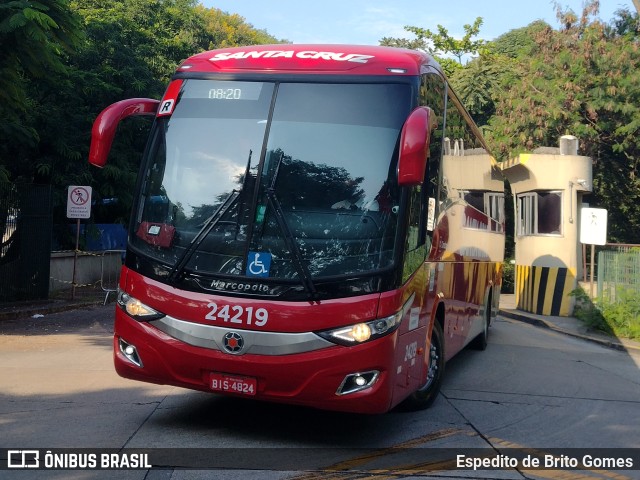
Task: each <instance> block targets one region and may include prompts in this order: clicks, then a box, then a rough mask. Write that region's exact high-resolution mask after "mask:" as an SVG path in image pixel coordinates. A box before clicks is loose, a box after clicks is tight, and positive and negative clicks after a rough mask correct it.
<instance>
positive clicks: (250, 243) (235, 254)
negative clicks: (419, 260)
mask: <svg viewBox="0 0 640 480" xmlns="http://www.w3.org/2000/svg"><path fill="white" fill-rule="evenodd" d="M181 88H182V90H181V92H180V96H179V97H178V101H177V103H176V106H175V109H174V110H173V113H172V115H171V116H170V117H169V116H168V117H159V118H158V120H157V122H156V127H155V129H154V132H153V134H152V138H151V143H150V146H149V148H148V156H147V158H146V160H145V169H144V171H143V175H142V188H141V193H140V197H139V199H138V203H137V207H136V210H135V212H136V213H135V215H134V218H133V221H132V231H131V234H130V241H131V246H132V247H133V248H134V249H135V250H136V251H137V252H138V253H139V254H142V255H145V256H147V257H150V258H152V259H154V260H156V261H159V262H161V263H162V264H164V265H165V266H166V267H168V268H169V269H172V273H173V274H197V275H205V276H211V277H214V278H215V277H216V276H217V275H224V276H225V277H228V276H230V275H231V276H240V277H265V278H272V279H287V280H299V281H301V282H303V283H304V281H312V279H317V278H322V277H333V276H343V275H356V274H359V273H364V272H371V271H375V270H379V269H383V268H386V267H389V266H391V265H392V263H393V261H394V245H395V244H396V229H397V225H398V213H399V189H398V187H397V181H396V172H395V170H396V165H397V163H396V157H397V148H398V142H399V137H400V130H401V128H402V125H403V122H404V120H405V118H406V117H407V115H408V114H409V111H410V108H411V87H410V85H409V84H408V83H369V84H360V83H358V84H356V83H351V84H350V83H343V84H334V83H331V84H323V83H278V82H249V81H246V82H243V81H221V80H202V79H189V80H185V81H184V82H183V84H182V87H181Z"/></svg>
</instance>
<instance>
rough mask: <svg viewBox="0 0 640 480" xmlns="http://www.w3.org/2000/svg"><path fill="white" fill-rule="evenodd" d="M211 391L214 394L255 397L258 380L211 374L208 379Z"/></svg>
mask: <svg viewBox="0 0 640 480" xmlns="http://www.w3.org/2000/svg"><path fill="white" fill-rule="evenodd" d="M209 385H210V387H211V390H214V391H216V392H230V393H239V394H241V395H255V394H256V392H257V391H258V380H256V379H255V378H253V377H239V376H237V375H225V374H222V373H212V374H211V376H210V377H209Z"/></svg>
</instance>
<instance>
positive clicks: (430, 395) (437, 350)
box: [402, 319, 445, 411]
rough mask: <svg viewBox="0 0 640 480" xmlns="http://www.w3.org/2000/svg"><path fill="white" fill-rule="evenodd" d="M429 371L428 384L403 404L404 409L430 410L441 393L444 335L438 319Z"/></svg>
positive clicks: (434, 331) (430, 351) (430, 350)
mask: <svg viewBox="0 0 640 480" xmlns="http://www.w3.org/2000/svg"><path fill="white" fill-rule="evenodd" d="M429 355H430V359H429V370H428V372H427V382H426V383H425V384H424V385H423V386H422V387H421V388H419V389H418V390H416V391H415V392H413V393H412V394H411V395H409V397H407V399H406V400H404V401H403V403H402V408H403V409H404V410H407V411H415V410H423V409H425V408H429V407H430V406H431V404H432V403H433V402H434V401H435V399H436V398H437V396H438V393H440V386H441V384H442V379H443V378H444V366H445V361H444V334H443V333H442V326H441V325H440V322H439V321H438V319H436V321H435V324H434V325H433V332H432V333H431V346H430V349H429Z"/></svg>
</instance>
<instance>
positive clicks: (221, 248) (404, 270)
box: [89, 45, 504, 413]
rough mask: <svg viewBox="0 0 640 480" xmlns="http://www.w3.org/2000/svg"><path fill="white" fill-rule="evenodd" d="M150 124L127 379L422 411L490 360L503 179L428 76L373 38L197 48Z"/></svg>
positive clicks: (129, 262)
mask: <svg viewBox="0 0 640 480" xmlns="http://www.w3.org/2000/svg"><path fill="white" fill-rule="evenodd" d="M132 115H153V116H154V117H155V118H154V120H153V126H152V127H151V133H150V137H149V140H148V143H147V147H146V150H145V152H144V156H143V160H142V164H141V167H140V173H139V176H138V182H137V186H136V190H135V195H134V197H135V200H134V206H133V209H132V217H131V223H130V227H129V236H128V245H127V252H126V260H125V262H124V265H123V267H122V272H121V276H120V283H119V292H118V299H117V307H116V318H115V335H114V358H115V367H116V370H117V372H118V373H119V374H120V375H121V376H123V377H127V378H131V379H135V380H140V381H145V382H152V383H159V384H171V385H176V386H180V387H185V388H190V389H196V390H202V391H207V392H214V393H217V394H225V395H235V396H239V397H251V398H255V399H260V400H266V401H273V402H284V403H289V404H298V405H306V406H311V407H317V408H321V409H329V410H337V411H349V412H362V413H381V412H386V411H388V410H390V409H392V408H394V407H395V406H397V405H400V404H402V406H403V407H406V408H409V409H417V408H424V407H427V406H429V405H430V404H431V403H432V402H433V401H434V399H435V398H436V396H437V394H438V391H439V388H440V384H441V382H442V378H443V374H444V368H445V363H446V361H447V360H448V359H449V358H451V357H452V356H453V355H455V354H456V353H457V352H459V351H460V350H461V349H463V348H464V347H465V346H467V345H468V344H470V343H473V344H474V345H476V346H478V347H479V348H481V349H483V348H484V347H485V346H486V341H487V335H488V328H489V324H490V323H491V320H492V319H493V318H494V317H495V314H496V311H497V305H498V299H499V294H500V285H501V265H502V260H503V248H504V196H503V193H504V184H503V180H502V176H501V174H500V171H499V169H498V168H497V167H496V162H495V160H494V159H493V158H492V157H491V155H490V154H489V153H488V152H489V151H488V148H487V146H486V145H485V143H484V140H483V139H482V136H481V135H480V132H479V130H478V128H477V127H476V125H475V124H474V123H473V121H472V120H471V118H470V117H469V115H468V113H467V112H466V111H465V109H464V108H463V106H462V105H461V103H460V101H459V100H458V98H457V97H456V96H455V94H454V93H453V92H452V90H451V89H450V87H449V84H448V82H447V79H446V77H445V75H444V74H443V73H442V70H441V68H440V67H439V65H438V64H437V63H436V62H435V61H434V60H433V58H431V57H430V56H429V55H426V54H424V53H421V52H416V51H410V50H402V49H395V48H387V47H374V46H346V45H269V46H264V45H263V46H250V47H238V48H226V49H221V50H214V51H209V52H204V53H200V54H198V55H195V56H192V57H191V58H189V59H187V60H185V61H184V62H183V63H182V64H181V65H180V66H179V67H178V68H177V70H176V72H175V75H174V76H173V77H172V80H171V82H170V84H169V86H168V88H167V91H166V93H165V95H164V97H163V98H162V99H161V100H160V101H157V100H151V99H140V98H138V99H129V100H123V101H121V102H117V103H115V104H113V105H111V106H109V107H107V108H106V109H105V110H104V111H103V112H102V113H101V114H100V115H99V116H98V117H97V118H96V121H95V123H94V127H93V131H92V143H91V152H90V159H89V161H90V163H92V164H94V165H97V166H104V165H105V164H106V161H107V155H108V153H109V149H110V145H111V142H112V140H113V137H114V135H115V131H116V127H117V125H118V123H119V122H120V121H121V120H122V119H124V118H126V117H129V116H132Z"/></svg>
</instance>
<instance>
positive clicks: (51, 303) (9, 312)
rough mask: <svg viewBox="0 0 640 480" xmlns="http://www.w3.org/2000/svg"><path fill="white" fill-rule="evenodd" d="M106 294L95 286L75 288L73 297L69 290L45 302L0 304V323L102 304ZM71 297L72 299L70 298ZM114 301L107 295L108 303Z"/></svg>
mask: <svg viewBox="0 0 640 480" xmlns="http://www.w3.org/2000/svg"><path fill="white" fill-rule="evenodd" d="M106 294H107V292H105V291H104V290H102V288H100V287H98V286H96V285H88V286H84V287H78V288H76V291H75V295H73V292H72V291H71V289H68V290H63V291H58V292H55V293H53V294H51V296H50V298H49V299H47V300H27V301H24V302H8V303H0V322H1V321H2V320H12V319H14V318H23V317H33V316H34V315H47V314H49V313H57V312H65V311H68V310H76V309H80V308H87V307H91V306H95V305H102V304H104V300H105V297H106ZM72 297H73V298H72ZM114 300H115V293H114V292H111V293H110V294H109V302H113V301H114Z"/></svg>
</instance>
